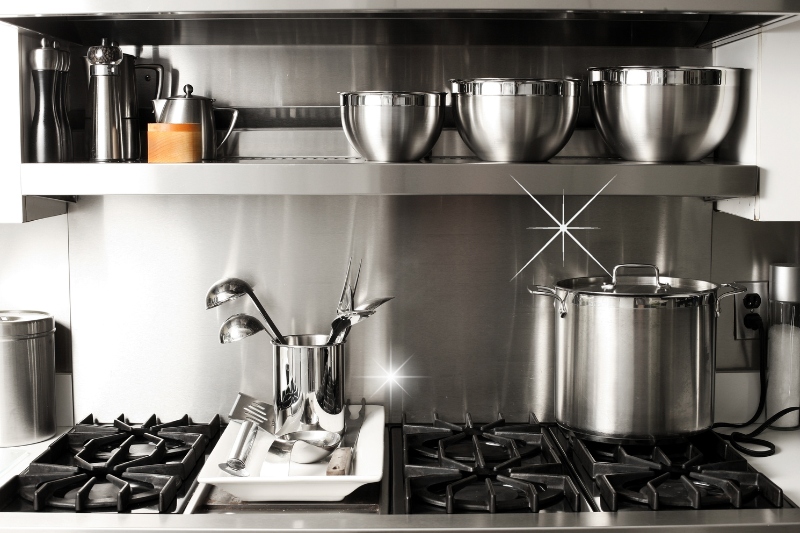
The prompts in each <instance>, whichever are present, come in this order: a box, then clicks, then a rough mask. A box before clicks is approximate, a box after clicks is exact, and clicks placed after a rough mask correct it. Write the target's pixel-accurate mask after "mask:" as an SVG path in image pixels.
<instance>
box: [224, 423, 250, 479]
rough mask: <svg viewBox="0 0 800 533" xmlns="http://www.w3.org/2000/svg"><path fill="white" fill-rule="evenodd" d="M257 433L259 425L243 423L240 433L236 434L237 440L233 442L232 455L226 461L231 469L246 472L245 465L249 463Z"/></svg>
mask: <svg viewBox="0 0 800 533" xmlns="http://www.w3.org/2000/svg"><path fill="white" fill-rule="evenodd" d="M256 433H258V426H257V425H255V424H254V423H253V422H252V421H251V420H244V421H242V426H241V427H240V428H239V433H237V434H236V440H234V441H233V448H231V455H230V457H229V458H228V460H227V461H226V464H227V465H228V466H229V467H230V468H232V469H233V470H244V467H245V463H247V456H248V455H250V450H251V449H252V448H253V442H254V441H255V440H256Z"/></svg>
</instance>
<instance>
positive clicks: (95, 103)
mask: <svg viewBox="0 0 800 533" xmlns="http://www.w3.org/2000/svg"><path fill="white" fill-rule="evenodd" d="M86 58H87V60H88V61H89V102H88V105H87V107H86V113H87V117H86V122H87V128H88V130H87V132H86V137H87V144H88V147H87V151H86V153H87V154H88V159H89V161H100V162H105V161H121V160H122V150H121V142H120V140H121V137H120V133H121V130H120V128H121V122H120V114H119V63H120V62H121V61H122V50H120V49H119V47H118V46H117V44H116V43H115V42H113V41H109V40H108V39H103V40H102V41H101V43H100V46H92V47H90V48H89V52H88V53H87V55H86Z"/></svg>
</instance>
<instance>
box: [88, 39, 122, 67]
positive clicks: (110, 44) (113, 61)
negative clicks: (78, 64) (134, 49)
mask: <svg viewBox="0 0 800 533" xmlns="http://www.w3.org/2000/svg"><path fill="white" fill-rule="evenodd" d="M86 59H88V60H89V63H90V64H92V65H119V64H120V63H121V62H122V50H120V48H119V46H117V43H116V42H115V41H109V40H108V39H105V38H104V39H101V41H100V46H91V47H89V51H88V52H87V53H86Z"/></svg>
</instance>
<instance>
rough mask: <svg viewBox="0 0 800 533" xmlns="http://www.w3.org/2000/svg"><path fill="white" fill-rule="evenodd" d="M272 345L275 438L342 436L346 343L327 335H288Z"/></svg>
mask: <svg viewBox="0 0 800 533" xmlns="http://www.w3.org/2000/svg"><path fill="white" fill-rule="evenodd" d="M285 340H286V343H285V344H278V343H276V342H273V343H272V363H273V369H272V382H273V383H272V384H273V387H272V390H273V405H274V406H275V434H276V435H282V434H286V433H290V432H294V431H311V430H319V429H322V430H325V431H331V432H334V433H342V431H343V430H344V419H345V410H344V407H345V404H344V401H345V392H344V380H345V348H344V347H345V343H340V344H333V345H326V344H325V343H326V342H327V340H328V335H287V336H286V337H285Z"/></svg>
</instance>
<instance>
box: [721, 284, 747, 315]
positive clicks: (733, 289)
mask: <svg viewBox="0 0 800 533" xmlns="http://www.w3.org/2000/svg"><path fill="white" fill-rule="evenodd" d="M722 287H728V288H729V289H731V290H730V292H726V293H725V294H720V295H719V296H717V303H716V305H715V306H714V311H715V313H716V314H717V317H719V301H720V300H722V299H723V298H727V297H728V296H733V295H734V294H742V293H743V292H747V287H742V286H741V285H737V284H735V283H722V284H721V285H720V286H719V288H720V289H721V288H722Z"/></svg>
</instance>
